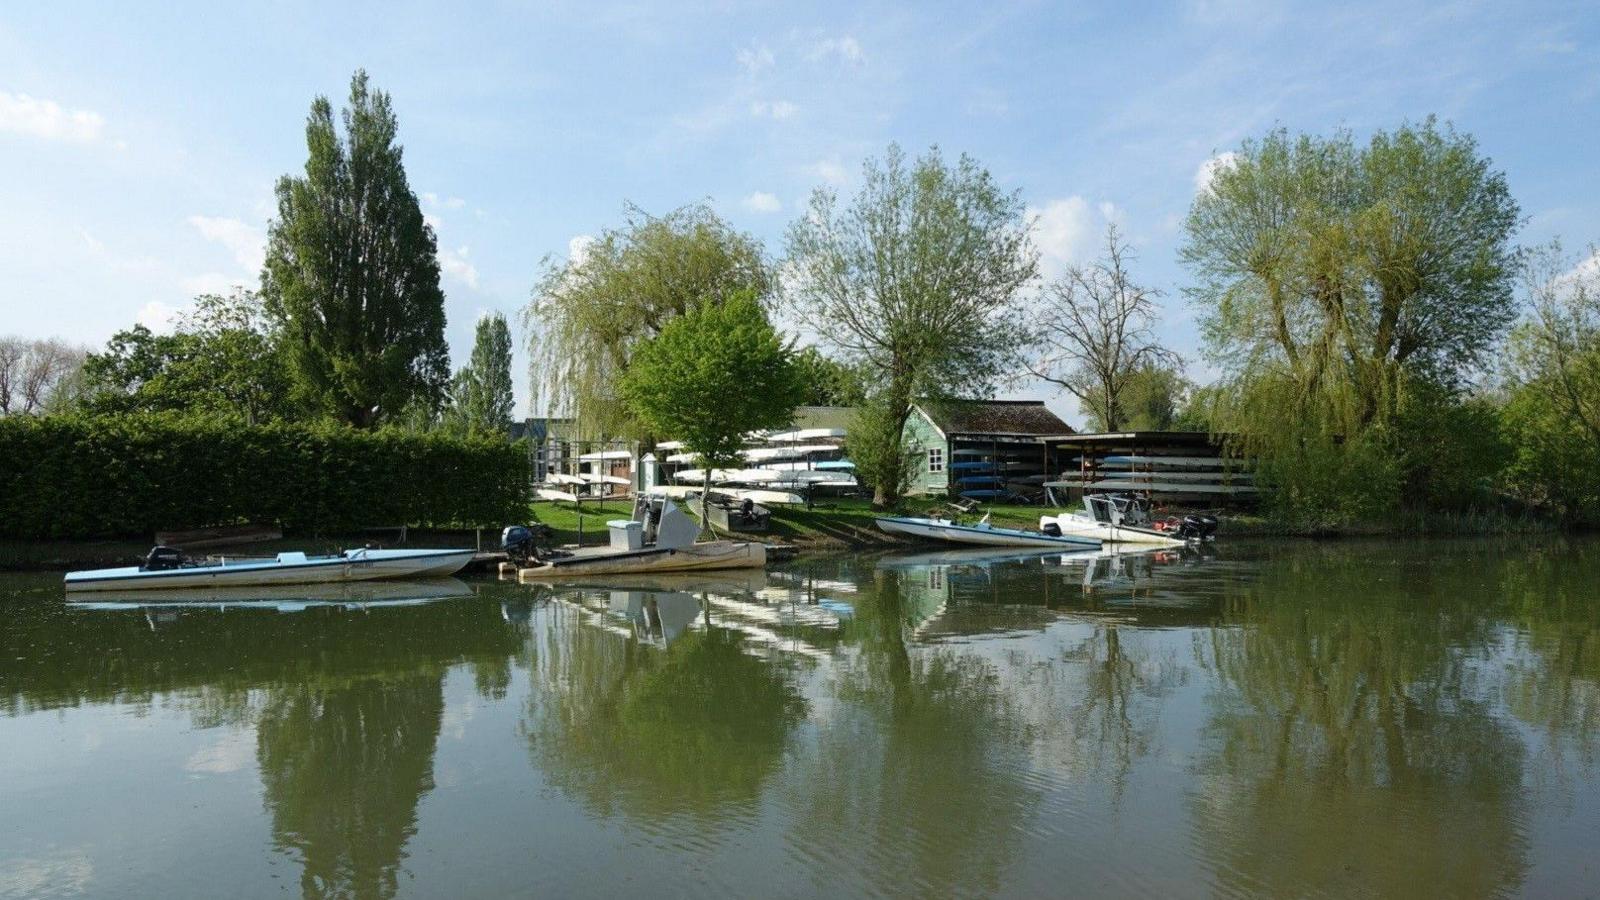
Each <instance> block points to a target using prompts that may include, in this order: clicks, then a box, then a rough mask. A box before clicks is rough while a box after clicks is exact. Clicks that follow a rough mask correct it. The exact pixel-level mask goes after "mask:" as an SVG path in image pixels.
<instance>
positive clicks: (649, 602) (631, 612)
mask: <svg viewBox="0 0 1600 900" xmlns="http://www.w3.org/2000/svg"><path fill="white" fill-rule="evenodd" d="M537 589H539V590H541V593H540V595H539V596H540V597H541V598H542V599H546V600H549V601H552V602H555V603H557V604H560V605H561V606H563V607H565V608H568V609H571V610H572V611H574V612H575V613H576V614H577V615H578V617H579V621H580V622H583V623H585V624H588V625H593V626H595V627H598V628H601V629H604V630H606V631H610V632H612V633H614V634H617V635H619V636H621V637H626V638H631V639H637V640H640V641H643V642H645V643H648V644H652V645H655V646H658V647H666V646H667V645H669V644H671V643H672V642H673V641H676V640H678V639H679V638H680V637H682V636H683V635H684V634H685V633H687V632H689V631H692V630H697V629H707V628H717V629H722V630H725V631H728V632H729V633H730V635H731V636H733V637H735V638H736V640H737V642H738V643H739V644H740V645H741V646H743V647H744V648H745V651H746V652H748V653H752V654H756V655H760V654H761V653H764V652H766V651H768V650H778V651H782V652H787V653H794V654H798V655H801V656H812V657H817V658H821V657H824V656H826V655H827V651H826V650H825V649H824V648H822V647H820V646H817V645H816V643H815V642H814V641H812V640H809V639H808V635H807V634H806V632H808V631H813V630H821V631H824V632H826V631H837V629H838V628H839V625H840V623H841V622H842V621H844V620H846V619H848V618H849V617H850V615H851V613H852V612H853V607H852V606H851V605H850V604H849V603H848V602H845V601H841V600H837V599H831V598H823V597H819V596H816V595H815V593H814V592H812V593H811V594H809V595H808V594H806V593H805V592H803V591H796V590H793V589H792V588H791V587H789V586H787V585H785V584H782V583H777V584H771V583H769V580H768V577H767V573H766V572H765V571H762V570H759V569H735V570H729V571H723V572H702V573H684V574H677V575H674V574H662V575H655V576H626V577H618V578H611V579H601V578H596V579H590V580H586V581H574V582H569V583H560V584H551V585H540V586H539V587H538V588H537Z"/></svg>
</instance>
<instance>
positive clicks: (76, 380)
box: [0, 336, 85, 416]
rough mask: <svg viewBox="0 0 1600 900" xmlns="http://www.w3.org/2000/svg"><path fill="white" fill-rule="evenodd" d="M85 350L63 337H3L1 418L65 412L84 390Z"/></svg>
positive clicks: (0, 352)
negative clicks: (33, 338)
mask: <svg viewBox="0 0 1600 900" xmlns="http://www.w3.org/2000/svg"><path fill="white" fill-rule="evenodd" d="M84 358H85V351H84V350H83V348H81V347H75V346H73V345H71V344H68V343H67V342H66V341H63V340H61V339H59V338H45V339H43V340H28V339H26V338H21V337H11V336H7V337H0V416H9V415H14V414H17V413H21V414H24V415H31V414H41V413H53V412H61V411H63V410H66V409H69V408H71V407H72V406H73V405H74V404H75V402H76V401H77V400H78V398H79V396H80V395H81V394H82V391H83V378H82V369H83V363H84Z"/></svg>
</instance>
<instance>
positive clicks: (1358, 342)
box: [1182, 118, 1518, 429]
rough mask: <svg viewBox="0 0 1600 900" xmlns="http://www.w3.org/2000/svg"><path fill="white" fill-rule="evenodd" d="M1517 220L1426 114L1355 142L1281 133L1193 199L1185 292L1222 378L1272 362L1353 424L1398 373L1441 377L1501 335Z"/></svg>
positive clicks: (1368, 418) (1388, 415)
mask: <svg viewBox="0 0 1600 900" xmlns="http://www.w3.org/2000/svg"><path fill="white" fill-rule="evenodd" d="M1517 217H1518V208H1517V204H1516V201H1514V200H1513V199H1512V198H1511V193H1510V191H1509V190H1508V189H1507V186H1506V180H1505V176H1504V175H1503V174H1501V173H1499V172H1496V171H1494V170H1493V169H1492V168H1491V163H1490V161H1489V160H1488V159H1487V158H1485V157H1482V156H1480V155H1479V154H1478V146H1477V142H1476V141H1474V140H1473V139H1472V137H1471V136H1469V135H1465V134H1460V133H1458V132H1456V131H1455V130H1454V129H1453V128H1451V127H1449V126H1448V125H1446V126H1444V127H1443V128H1440V127H1439V126H1438V125H1437V124H1436V123H1435V121H1434V120H1433V119H1432V118H1429V119H1427V120H1426V121H1424V122H1423V123H1422V124H1421V125H1415V126H1413V125H1404V126H1402V127H1401V128H1399V129H1398V130H1396V131H1395V132H1393V133H1389V132H1383V131H1380V132H1378V133H1376V134H1375V135H1373V137H1372V139H1371V140H1370V141H1369V142H1368V144H1367V145H1366V146H1365V147H1358V146H1357V145H1356V143H1355V140H1354V138H1353V137H1352V136H1351V135H1350V133H1349V132H1339V133H1336V134H1335V135H1333V136H1332V137H1330V138H1318V137H1314V136H1310V135H1301V136H1299V137H1293V138H1291V137H1290V135H1289V134H1288V132H1286V131H1284V130H1281V129H1280V130H1278V131H1274V132H1272V133H1271V134H1269V135H1267V137H1266V138H1265V139H1263V140H1261V141H1247V142H1245V144H1244V146H1243V147H1242V148H1240V150H1239V151H1238V153H1237V154H1236V155H1235V156H1234V158H1233V160H1232V162H1231V163H1230V164H1228V165H1226V166H1223V167H1220V168H1219V169H1218V170H1217V172H1216V174H1215V176H1214V177H1213V179H1212V181H1211V183H1210V185H1209V186H1208V188H1207V189H1206V190H1204V191H1202V192H1201V193H1200V195H1199V196H1197V197H1196V198H1195V201H1194V205H1193V206H1192V207H1191V208H1190V211H1189V216H1188V220H1187V222H1186V223H1185V230H1186V237H1187V241H1186V243H1185V245H1184V248H1183V251H1182V258H1183V260H1184V262H1185V263H1186V264H1187V265H1188V266H1189V267H1190V269H1191V270H1192V271H1193V272H1194V273H1195V275H1196V276H1197V279H1198V281H1197V283H1196V284H1195V285H1194V286H1193V287H1192V288H1190V289H1189V290H1188V294H1189V296H1190V298H1191V300H1193V301H1194V302H1195V303H1196V304H1197V305H1199V306H1200V307H1201V309H1202V312H1203V315H1204V319H1203V328H1204V333H1205V336H1206V338H1207V341H1208V345H1209V349H1210V350H1211V352H1212V353H1213V354H1214V355H1215V356H1216V357H1217V359H1218V360H1219V361H1220V362H1222V363H1223V364H1224V365H1225V366H1227V367H1228V368H1229V370H1230V372H1231V374H1235V375H1247V376H1248V375H1253V374H1257V373H1260V372H1264V371H1273V372H1281V373H1284V374H1286V375H1287V376H1288V377H1289V378H1290V379H1291V380H1292V381H1293V382H1294V385H1295V387H1296V389H1297V390H1298V392H1299V394H1300V395H1301V399H1302V404H1303V405H1316V404H1318V403H1322V402H1324V401H1326V400H1327V399H1329V398H1328V397H1327V396H1326V395H1329V394H1332V395H1335V398H1334V399H1337V400H1338V401H1339V402H1338V403H1337V404H1336V405H1337V406H1339V407H1341V408H1345V409H1347V410H1348V411H1349V413H1350V414H1351V416H1352V419H1351V420H1350V421H1348V422H1344V423H1340V424H1341V425H1342V426H1344V427H1346V428H1350V429H1353V428H1359V427H1362V426H1365V425H1367V424H1370V423H1372V422H1374V421H1375V420H1392V418H1393V416H1394V415H1395V414H1396V412H1397V411H1398V408H1399V403H1400V392H1401V390H1402V389H1403V386H1404V384H1403V382H1404V380H1405V378H1406V377H1407V376H1410V377H1415V378H1422V379H1425V380H1429V381H1434V382H1438V383H1442V384H1446V385H1451V386H1454V385H1455V384H1457V383H1459V381H1460V379H1461V377H1462V376H1463V375H1464V374H1466V373H1468V372H1471V371H1473V370H1474V369H1475V368H1476V367H1477V366H1478V365H1479V364H1480V363H1481V362H1482V360H1483V357H1484V354H1485V353H1486V352H1487V351H1488V350H1489V348H1490V347H1491V346H1492V345H1493V344H1494V342H1495V341H1496V340H1497V339H1498V338H1499V337H1500V336H1501V335H1502V334H1503V333H1504V330H1505V328H1506V327H1507V326H1508V325H1509V324H1510V323H1511V321H1512V319H1513V318H1515V314H1516V313H1515V307H1514V305H1513V303H1512V283H1513V280H1514V278H1515V275H1516V271H1517V267H1516V256H1515V252H1514V251H1513V249H1512V247H1511V244H1510V238H1511V234H1512V232H1513V231H1514V230H1515V228H1516V226H1517ZM1319 395H1322V396H1320V397H1319Z"/></svg>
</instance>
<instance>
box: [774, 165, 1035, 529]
mask: <svg viewBox="0 0 1600 900" xmlns="http://www.w3.org/2000/svg"><path fill="white" fill-rule="evenodd" d="M863 176H864V183H863V185H862V187H861V190H860V192H859V193H857V194H856V196H855V198H854V200H853V201H852V202H851V203H850V205H849V206H848V207H844V208H841V207H840V205H839V200H838V197H837V195H836V194H835V193H834V192H833V191H832V190H829V189H827V188H818V189H817V190H816V191H815V192H813V193H812V195H811V204H810V209H809V210H808V211H807V213H806V215H805V216H804V217H802V218H800V219H798V220H796V221H795V222H794V224H793V225H792V226H790V228H789V236H788V251H789V265H790V266H791V268H792V271H793V279H792V282H791V288H792V289H791V290H790V291H789V296H788V297H787V301H788V304H789V308H790V309H791V310H792V312H793V314H794V316H795V317H796V318H797V319H799V320H800V321H801V322H803V323H804V324H805V325H806V326H808V327H809V328H810V329H812V330H813V331H815V332H816V333H817V334H818V335H820V336H821V337H822V339H823V340H824V341H826V342H827V343H829V344H831V345H832V346H833V347H834V348H835V349H836V350H838V351H839V352H840V353H841V354H842V355H843V356H844V358H845V361H846V362H849V363H854V364H857V365H859V366H860V367H861V369H862V370H863V371H865V373H866V374H867V376H868V380H869V381H870V382H871V384H872V387H873V388H874V391H873V394H874V396H873V397H872V398H870V402H869V403H868V404H866V405H865V408H870V409H876V410H881V413H880V415H881V416H885V417H887V420H886V421H883V422H860V423H858V428H860V429H861V430H866V431H871V432H872V433H873V435H874V437H873V438H872V440H870V441H869V443H870V444H871V445H872V446H874V447H876V448H879V449H880V450H881V452H875V453H874V454H873V457H874V458H872V459H863V458H860V457H859V455H858V454H855V451H854V450H852V454H853V455H855V456H856V459H855V461H856V464H857V466H858V467H859V469H858V471H860V472H861V473H862V474H863V475H865V476H866V477H867V479H868V480H869V481H870V482H871V483H872V484H873V491H874V494H873V503H874V504H875V505H878V506H883V505H887V504H889V503H892V502H894V501H896V500H898V499H899V497H900V494H901V493H902V491H903V490H904V484H905V476H906V471H907V470H906V466H905V459H904V447H903V443H902V440H901V431H902V429H903V427H904V424H905V421H906V418H907V416H909V415H910V410H911V402H912V400H914V399H917V398H919V397H930V398H951V397H962V396H966V397H971V396H981V395H984V394H987V393H988V392H989V391H991V390H992V389H993V387H994V384H995V382H996V381H997V380H998V379H999V378H1000V376H1001V375H1002V374H1004V373H1006V372H1008V371H1010V370H1011V369H1012V368H1013V367H1014V365H1015V364H1016V362H1017V356H1018V348H1019V347H1020V346H1022V344H1023V343H1024V339H1025V337H1026V333H1025V332H1026V329H1025V327H1024V324H1023V321H1022V318H1021V316H1020V315H1019V314H1018V313H1019V310H1018V309H1017V305H1016V304H1017V300H1018V296H1019V294H1020V293H1021V292H1022V290H1023V289H1024V288H1025V287H1027V285H1029V284H1030V283H1031V282H1032V281H1033V280H1034V278H1035V277H1036V276H1037V274H1038V270H1039V262H1038V253H1037V252H1036V251H1035V250H1034V248H1033V245H1032V243H1031V241H1030V239H1029V228H1028V222H1027V220H1026V218H1025V216H1024V211H1023V210H1024V208H1023V203H1022V199H1021V196H1020V195H1019V194H1018V193H1017V192H1015V191H1005V190H1003V189H1001V187H1000V186H999V185H998V184H996V183H995V181H994V178H993V177H992V176H990V174H989V173H988V172H987V171H986V170H984V169H983V167H982V166H980V165H978V163H977V162H976V161H975V160H973V159H972V158H971V157H969V156H966V155H963V156H961V158H960V159H959V160H957V161H956V163H955V164H954V165H949V164H946V162H945V160H944V158H943V157H942V156H941V155H940V154H939V150H938V148H937V147H935V148H933V149H932V150H930V151H929V152H928V153H927V155H926V156H923V157H922V158H920V159H917V160H915V161H914V162H913V161H908V160H907V159H906V157H905V154H904V153H903V152H902V151H901V150H900V148H899V147H898V146H897V145H893V144H891V145H890V146H889V151H888V153H887V154H886V155H885V156H884V158H883V160H882V161H878V160H869V161H868V162H867V164H866V166H865V168H864V171H863Z"/></svg>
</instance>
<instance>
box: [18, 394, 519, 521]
mask: <svg viewBox="0 0 1600 900" xmlns="http://www.w3.org/2000/svg"><path fill="white" fill-rule="evenodd" d="M528 476H529V472H528V457H527V449H526V447H525V446H523V445H522V444H521V443H517V444H512V443H508V442H506V441H503V440H499V439H490V438H481V437H480V438H463V437H453V436H446V435H442V434H413V433H408V432H400V431H392V430H379V431H357V430H354V429H350V428H346V427H342V426H337V425H288V424H281V425H260V426H246V425H240V424H235V423H229V422H224V421H206V420H195V419H192V418H181V417H175V416H167V415H131V416H114V417H81V416H44V417H33V416H11V417H6V418H3V419H0V536H3V537H12V538H25V539H39V538H90V537H131V536H134V535H144V536H148V535H149V534H151V533H152V532H155V531H158V530H166V529H183V528H200V527H205V526H210V525H226V524H235V523H241V522H256V523H272V524H277V525H280V526H282V527H283V528H285V529H288V530H294V531H300V532H309V533H336V532H338V531H340V530H348V529H356V528H362V527H370V526H380V525H413V526H433V527H448V526H459V527H473V526H483V527H498V526H500V525H502V524H505V523H509V522H515V521H520V520H522V519H523V518H525V517H526V514H527V508H528V506H527V503H528V498H529V477H528Z"/></svg>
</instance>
